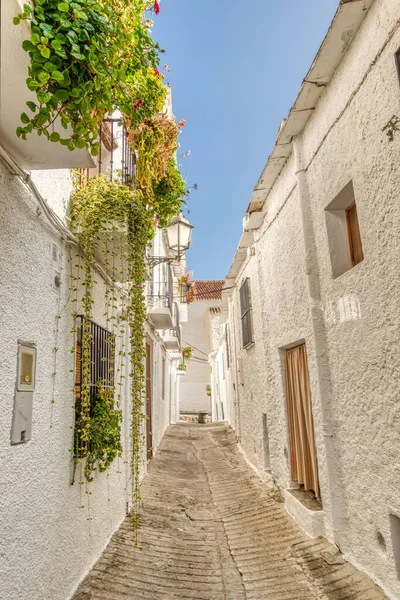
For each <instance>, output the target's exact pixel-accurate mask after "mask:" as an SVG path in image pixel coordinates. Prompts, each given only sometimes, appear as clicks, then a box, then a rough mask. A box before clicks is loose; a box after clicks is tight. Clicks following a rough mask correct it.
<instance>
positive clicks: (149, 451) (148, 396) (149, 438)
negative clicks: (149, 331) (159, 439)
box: [146, 342, 153, 460]
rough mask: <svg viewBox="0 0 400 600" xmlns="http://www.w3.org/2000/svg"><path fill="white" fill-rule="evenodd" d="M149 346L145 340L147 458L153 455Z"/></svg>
mask: <svg viewBox="0 0 400 600" xmlns="http://www.w3.org/2000/svg"><path fill="white" fill-rule="evenodd" d="M151 355H152V352H151V346H150V344H148V343H147V342H146V416H147V419H146V445H147V460H150V458H152V456H153V434H152V424H151V374H152V373H151V370H152V369H151Z"/></svg>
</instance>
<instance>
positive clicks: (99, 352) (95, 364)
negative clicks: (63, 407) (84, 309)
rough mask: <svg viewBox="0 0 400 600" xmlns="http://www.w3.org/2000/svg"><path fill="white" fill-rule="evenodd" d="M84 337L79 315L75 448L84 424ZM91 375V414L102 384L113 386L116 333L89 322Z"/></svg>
mask: <svg viewBox="0 0 400 600" xmlns="http://www.w3.org/2000/svg"><path fill="white" fill-rule="evenodd" d="M83 336H84V317H83V316H81V315H79V316H78V317H76V349H75V357H76V367H75V435H76V436H77V438H76V439H75V447H79V446H80V428H81V424H82V388H83V385H84V381H83V360H82V359H83ZM89 364H90V376H89V378H88V379H89V381H88V385H89V403H90V408H89V411H90V416H92V415H93V410H94V406H95V403H96V398H97V394H98V390H99V387H100V386H101V387H102V388H104V389H111V388H113V387H114V377H115V374H114V371H115V335H114V334H113V333H111V332H110V331H107V329H104V328H103V327H100V326H99V325H97V324H96V323H94V322H93V321H90V361H89Z"/></svg>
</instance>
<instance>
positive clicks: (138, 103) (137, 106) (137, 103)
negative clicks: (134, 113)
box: [133, 100, 143, 108]
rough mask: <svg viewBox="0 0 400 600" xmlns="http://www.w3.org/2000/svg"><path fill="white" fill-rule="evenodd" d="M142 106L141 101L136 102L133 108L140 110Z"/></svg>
mask: <svg viewBox="0 0 400 600" xmlns="http://www.w3.org/2000/svg"><path fill="white" fill-rule="evenodd" d="M142 104H143V100H138V101H137V102H136V104H134V105H133V108H140V107H141V106H142Z"/></svg>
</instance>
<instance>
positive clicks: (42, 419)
mask: <svg viewBox="0 0 400 600" xmlns="http://www.w3.org/2000/svg"><path fill="white" fill-rule="evenodd" d="M33 178H34V181H35V183H36V184H37V185H38V187H39V189H40V191H41V192H42V193H43V196H44V197H45V198H46V200H47V201H48V203H49V204H50V205H51V206H52V207H53V208H54V210H55V211H56V212H57V214H58V215H59V216H60V217H61V218H62V219H63V218H64V217H65V212H66V210H67V200H68V197H69V193H70V190H71V180H70V175H69V172H68V171H56V172H55V171H48V172H46V173H43V172H41V173H38V172H36V173H35V174H34V176H33ZM52 243H56V244H57V245H58V247H59V248H60V257H59V259H57V260H56V261H54V260H53V258H52ZM68 252H69V251H68V245H67V243H66V242H65V241H61V240H60V237H59V235H58V234H57V233H55V232H53V230H52V228H51V227H50V225H49V223H48V221H47V220H46V217H45V216H44V214H43V213H42V212H41V211H40V210H38V204H37V202H36V200H34V198H33V197H32V196H31V194H30V193H29V192H28V191H27V189H26V188H25V186H24V185H23V184H22V183H21V182H20V180H19V179H18V178H16V177H14V176H12V175H11V174H10V173H9V171H8V170H7V169H6V168H5V167H4V165H3V164H2V163H0V257H1V259H0V306H1V311H0V315H1V317H0V331H1V334H0V335H1V346H2V359H1V373H2V392H1V411H0V424H1V428H0V431H1V432H2V433H1V436H0V472H1V474H2V478H1V479H2V488H1V494H0V529H1V531H2V535H1V540H0V590H1V593H0V596H1V597H2V598H3V597H4V598H7V599H8V600H17V599H18V600H28V599H29V600H44V599H46V600H47V599H50V598H51V600H67V599H68V598H70V597H71V595H72V593H73V591H74V589H75V588H76V586H77V585H78V583H79V582H80V580H81V579H82V578H83V577H84V576H85V574H86V573H87V571H88V570H89V569H90V567H91V566H92V565H93V563H94V562H95V561H96V560H97V558H98V557H99V555H100V554H101V552H102V550H103V549H104V547H105V546H106V544H107V543H108V541H109V538H110V536H111V535H112V534H113V533H114V531H115V530H116V528H117V527H118V526H119V524H120V523H121V521H122V520H123V519H124V517H125V514H126V506H127V502H129V489H130V473H129V466H128V465H126V464H125V461H126V460H128V459H129V418H130V412H131V410H130V400H129V393H128V391H127V390H125V392H124V394H123V400H122V406H121V408H122V410H123V416H124V423H123V435H122V441H123V446H124V457H123V458H122V459H119V460H116V461H114V463H113V465H112V467H111V469H110V470H109V471H108V472H107V473H96V474H95V476H94V481H93V483H91V484H90V486H89V488H88V490H89V491H90V492H91V495H90V496H88V495H87V494H85V490H86V486H85V485H79V484H78V483H75V485H73V486H72V485H71V484H70V482H71V473H72V471H71V456H72V455H71V452H70V449H71V448H72V446H73V428H74V409H73V404H74V393H73V386H74V370H75V364H74V361H75V356H74V354H73V353H71V347H73V336H72V335H71V333H70V332H71V327H72V318H71V316H70V315H71V312H72V310H73V308H72V304H71V294H70V291H69V274H70V265H69V263H68ZM56 271H57V272H59V273H60V274H61V288H60V291H59V292H58V291H57V290H55V289H54V287H53V281H54V274H55V272H56ZM96 281H97V283H96V285H95V287H94V290H93V297H94V299H95V304H94V307H93V315H94V317H93V318H94V320H95V322H96V323H98V324H99V325H101V326H104V327H105V326H107V324H106V322H105V317H104V314H103V313H104V284H103V282H102V280H101V278H100V276H98V275H97V274H96ZM77 312H80V308H79V306H78V308H77ZM57 315H60V316H61V318H60V319H56V317H57ZM56 324H57V326H58V330H59V331H58V334H57V335H56V333H55V329H56ZM149 335H151V336H152V337H153V339H154V344H155V352H154V364H153V373H154V390H153V419H154V420H153V424H154V427H153V445H154V447H155V448H156V447H157V446H158V444H159V442H160V439H161V437H162V434H163V432H164V430H165V428H166V426H167V425H168V423H169V419H170V413H171V409H170V402H172V404H173V406H175V410H176V405H177V402H178V399H177V394H178V393H179V391H178V386H175V387H174V388H173V390H174V392H173V393H174V394H175V396H174V397H171V395H170V386H169V384H168V381H169V378H170V372H171V371H172V378H173V379H174V380H175V379H176V375H175V368H174V366H173V365H172V362H171V361H170V360H169V359H168V358H167V360H166V371H167V373H166V395H165V399H164V400H162V399H161V356H162V352H163V351H164V350H163V347H162V343H161V340H160V339H159V338H157V336H155V335H154V333H153V332H152V331H151V330H149ZM17 340H24V341H29V342H34V343H35V344H36V345H37V379H36V389H35V392H34V396H33V422H32V439H31V440H30V441H29V442H27V443H25V444H21V445H17V446H11V445H10V429H11V421H12V414H13V404H14V389H15V379H16V368H17V363H16V358H17ZM55 347H57V348H58V352H57V353H56V355H57V363H56V367H54V355H55V353H54V351H53V350H54V348H55ZM54 371H55V372H56V376H55V382H54V394H53V377H52V373H53V372H54ZM128 380H129V377H127V378H126V381H128ZM53 397H54V399H55V403H54V404H52V399H53ZM145 466H146V465H145V461H144V462H143V472H144V470H145ZM79 479H80V477H79V468H78V472H77V481H79ZM82 506H84V508H81V507H82Z"/></svg>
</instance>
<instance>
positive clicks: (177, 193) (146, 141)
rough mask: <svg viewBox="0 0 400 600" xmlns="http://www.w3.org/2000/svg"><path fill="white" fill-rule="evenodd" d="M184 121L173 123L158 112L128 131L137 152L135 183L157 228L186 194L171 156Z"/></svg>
mask: <svg viewBox="0 0 400 600" xmlns="http://www.w3.org/2000/svg"><path fill="white" fill-rule="evenodd" d="M183 124H184V121H181V122H180V123H178V124H176V123H175V122H174V121H172V120H171V119H169V118H168V117H167V116H166V115H165V114H157V115H155V116H154V117H153V118H151V119H145V121H144V122H143V123H140V124H139V126H138V127H137V128H136V129H132V128H130V131H129V142H130V144H131V146H132V147H133V148H134V149H135V150H137V152H138V162H137V172H138V175H137V183H138V186H139V187H140V189H141V190H142V191H143V194H144V195H145V197H146V201H147V203H148V205H149V206H150V207H151V208H152V209H153V210H154V213H155V214H156V215H157V217H158V221H159V225H160V227H165V226H166V225H167V223H168V221H169V220H170V219H171V218H172V217H173V216H175V215H176V214H177V213H179V211H180V209H181V206H182V203H183V201H184V198H185V197H186V196H187V195H188V190H187V188H186V182H185V181H184V179H183V178H182V175H181V173H180V171H179V169H178V167H177V164H176V161H175V158H174V154H175V151H176V149H177V141H178V135H179V131H180V128H181V127H182V126H183Z"/></svg>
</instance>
